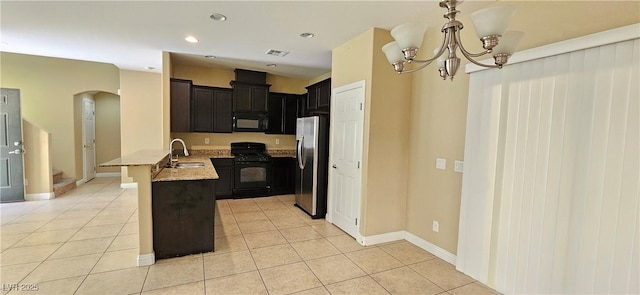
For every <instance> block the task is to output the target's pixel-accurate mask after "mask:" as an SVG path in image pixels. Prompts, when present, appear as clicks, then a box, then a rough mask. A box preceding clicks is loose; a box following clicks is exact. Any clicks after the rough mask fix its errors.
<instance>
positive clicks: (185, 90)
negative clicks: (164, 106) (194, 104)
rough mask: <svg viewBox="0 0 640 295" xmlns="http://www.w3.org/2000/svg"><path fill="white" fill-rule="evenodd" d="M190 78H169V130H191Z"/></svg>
mask: <svg viewBox="0 0 640 295" xmlns="http://www.w3.org/2000/svg"><path fill="white" fill-rule="evenodd" d="M192 84H193V83H192V82H191V80H182V79H171V83H170V87H171V102H170V105H171V132H189V131H191V86H192Z"/></svg>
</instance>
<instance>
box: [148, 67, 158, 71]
mask: <svg viewBox="0 0 640 295" xmlns="http://www.w3.org/2000/svg"><path fill="white" fill-rule="evenodd" d="M155 69H156V68H154V67H147V70H149V71H152V70H155Z"/></svg>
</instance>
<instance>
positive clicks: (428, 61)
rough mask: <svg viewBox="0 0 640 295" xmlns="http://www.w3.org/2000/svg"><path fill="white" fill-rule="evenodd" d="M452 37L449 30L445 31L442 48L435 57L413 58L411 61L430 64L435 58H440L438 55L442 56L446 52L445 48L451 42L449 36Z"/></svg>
mask: <svg viewBox="0 0 640 295" xmlns="http://www.w3.org/2000/svg"><path fill="white" fill-rule="evenodd" d="M450 37H451V36H450V35H449V33H448V31H445V32H444V37H443V38H442V45H440V50H438V53H437V54H436V55H435V56H434V57H433V58H430V59H422V60H421V59H413V60H411V62H417V63H427V65H428V64H430V63H431V62H433V61H434V60H436V59H438V57H440V56H441V55H442V54H443V53H444V51H445V49H446V48H447V44H448V43H449V38H450Z"/></svg>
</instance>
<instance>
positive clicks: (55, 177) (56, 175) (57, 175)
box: [53, 169, 62, 183]
mask: <svg viewBox="0 0 640 295" xmlns="http://www.w3.org/2000/svg"><path fill="white" fill-rule="evenodd" d="M61 180H62V171H60V170H57V169H53V183H58V182H60V181H61Z"/></svg>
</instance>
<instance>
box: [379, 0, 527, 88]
mask: <svg viewBox="0 0 640 295" xmlns="http://www.w3.org/2000/svg"><path fill="white" fill-rule="evenodd" d="M461 2H462V1H458V0H442V1H440V7H442V8H446V9H447V13H446V14H445V15H444V18H446V19H448V22H447V23H445V24H444V25H443V26H442V29H441V32H442V33H443V34H444V36H443V40H442V45H440V47H438V48H436V49H435V50H434V51H433V54H434V56H433V57H432V58H430V59H426V60H420V59H416V56H417V54H418V50H419V49H420V46H422V41H423V38H424V34H425V32H426V31H427V28H428V27H427V25H426V24H424V23H406V24H402V25H399V26H397V27H395V28H394V29H393V30H391V36H392V37H393V38H394V39H395V41H394V42H391V43H388V44H386V45H384V46H382V51H383V52H384V53H385V55H386V57H387V60H388V61H389V63H391V65H392V66H393V69H394V70H395V71H396V72H398V73H400V74H402V73H410V72H415V71H418V70H420V69H423V68H425V67H426V66H428V65H429V64H431V63H432V62H434V61H435V62H436V64H437V67H438V72H439V73H440V77H442V78H443V79H447V78H450V79H452V80H453V77H454V76H455V75H456V72H457V70H458V67H459V66H460V58H458V52H460V53H462V55H463V56H464V57H465V58H466V59H468V60H469V61H470V62H472V63H474V64H476V65H479V66H483V67H488V68H502V66H503V65H504V64H506V63H507V61H508V59H509V57H510V56H511V55H512V54H513V53H514V52H515V50H516V48H517V46H518V43H519V42H520V39H522V37H523V36H524V33H523V32H518V31H506V28H507V26H508V25H509V21H510V20H511V17H512V16H513V14H514V13H515V12H516V10H515V7H513V6H495V7H490V8H486V9H482V10H479V11H476V12H474V13H472V14H471V21H472V22H473V25H474V27H475V30H476V34H477V35H478V38H479V39H480V41H481V42H482V48H483V49H484V51H482V52H479V53H470V52H469V51H467V50H466V49H465V48H464V47H463V46H462V42H461V37H460V31H461V30H462V29H463V28H464V26H463V25H462V23H461V22H460V21H458V20H456V15H457V14H458V13H459V12H460V11H457V10H456V6H457V5H458V4H460V3H461ZM487 54H490V55H491V56H493V59H494V63H495V64H493V65H487V64H482V63H480V62H478V61H477V60H476V58H478V57H482V56H484V55H487ZM411 64H419V65H418V66H415V67H414V66H409V65H411Z"/></svg>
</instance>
